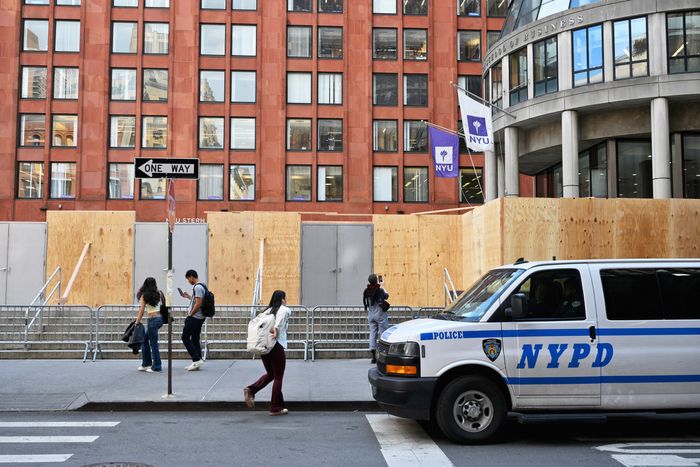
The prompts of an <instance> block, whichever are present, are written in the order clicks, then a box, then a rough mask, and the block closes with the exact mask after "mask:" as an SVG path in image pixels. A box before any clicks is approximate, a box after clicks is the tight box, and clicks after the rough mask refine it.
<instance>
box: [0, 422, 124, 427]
mask: <svg viewBox="0 0 700 467" xmlns="http://www.w3.org/2000/svg"><path fill="white" fill-rule="evenodd" d="M119 423H120V422H0V428H108V427H114V426H117V425H119Z"/></svg>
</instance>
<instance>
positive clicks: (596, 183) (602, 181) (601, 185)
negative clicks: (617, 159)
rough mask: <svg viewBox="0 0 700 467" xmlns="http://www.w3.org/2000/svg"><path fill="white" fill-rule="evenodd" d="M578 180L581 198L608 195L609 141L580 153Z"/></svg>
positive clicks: (605, 196) (604, 196)
mask: <svg viewBox="0 0 700 467" xmlns="http://www.w3.org/2000/svg"><path fill="white" fill-rule="evenodd" d="M578 181H579V196H580V197H581V198H590V197H593V198H607V197H608V151H607V143H605V142H603V143H600V144H598V145H596V146H593V147H592V148H590V149H587V150H586V151H583V152H582V153H581V154H579V158H578Z"/></svg>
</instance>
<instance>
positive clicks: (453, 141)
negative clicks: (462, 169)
mask: <svg viewBox="0 0 700 467" xmlns="http://www.w3.org/2000/svg"><path fill="white" fill-rule="evenodd" d="M430 153H431V154H432V155H433V161H435V176H437V177H442V178H448V177H456V176H457V175H458V173H459V136H457V135H453V134H450V133H447V132H445V131H442V130H438V129H437V128H433V127H430Z"/></svg>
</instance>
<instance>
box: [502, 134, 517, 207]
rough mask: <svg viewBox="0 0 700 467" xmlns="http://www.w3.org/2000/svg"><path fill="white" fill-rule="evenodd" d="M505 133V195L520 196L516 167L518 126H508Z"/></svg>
mask: <svg viewBox="0 0 700 467" xmlns="http://www.w3.org/2000/svg"><path fill="white" fill-rule="evenodd" d="M505 133H506V144H505V146H506V160H505V177H504V178H505V184H506V187H505V196H506V197H509V196H520V170H519V167H518V128H517V127H512V126H509V127H508V128H506V130H505Z"/></svg>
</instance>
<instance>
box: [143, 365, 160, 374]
mask: <svg viewBox="0 0 700 467" xmlns="http://www.w3.org/2000/svg"><path fill="white" fill-rule="evenodd" d="M161 371H162V370H154V369H153V368H151V367H150V366H149V367H148V368H146V373H160V372H161Z"/></svg>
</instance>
